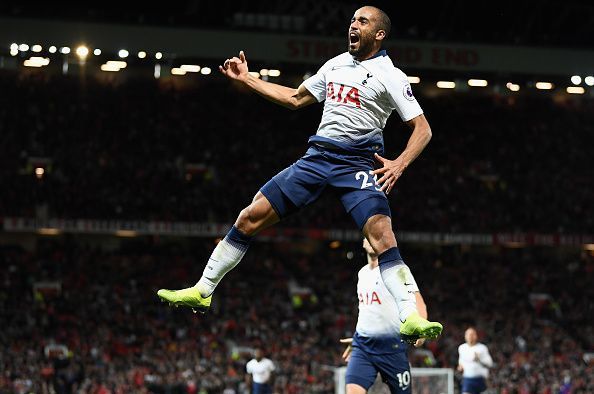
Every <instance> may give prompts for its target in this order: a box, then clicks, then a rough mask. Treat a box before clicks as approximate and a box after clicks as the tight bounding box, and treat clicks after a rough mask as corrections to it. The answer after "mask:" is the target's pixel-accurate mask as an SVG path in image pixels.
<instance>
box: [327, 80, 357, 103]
mask: <svg viewBox="0 0 594 394" xmlns="http://www.w3.org/2000/svg"><path fill="white" fill-rule="evenodd" d="M326 99H327V100H332V101H335V102H337V103H340V104H348V105H354V106H355V107H357V108H361V101H360V100H359V89H357V88H353V87H351V86H347V85H343V84H341V83H337V84H336V85H335V84H334V82H328V86H327V87H326Z"/></svg>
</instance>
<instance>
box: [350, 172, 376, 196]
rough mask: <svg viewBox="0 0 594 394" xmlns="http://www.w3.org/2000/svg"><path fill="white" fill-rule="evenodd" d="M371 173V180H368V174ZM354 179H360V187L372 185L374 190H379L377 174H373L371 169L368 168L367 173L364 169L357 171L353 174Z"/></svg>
mask: <svg viewBox="0 0 594 394" xmlns="http://www.w3.org/2000/svg"><path fill="white" fill-rule="evenodd" d="M370 175H371V179H372V180H373V183H372V182H369V176H370ZM355 179H356V180H361V179H362V181H361V189H366V188H368V187H371V186H373V187H374V188H375V190H377V191H379V190H380V187H379V185H378V184H377V174H374V173H373V171H372V170H369V173H367V172H365V171H359V172H357V173H356V174H355Z"/></svg>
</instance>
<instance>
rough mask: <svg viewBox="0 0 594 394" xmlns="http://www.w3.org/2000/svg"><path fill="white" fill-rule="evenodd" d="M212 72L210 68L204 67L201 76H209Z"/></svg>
mask: <svg viewBox="0 0 594 394" xmlns="http://www.w3.org/2000/svg"><path fill="white" fill-rule="evenodd" d="M211 71H212V70H211V69H210V67H202V69H201V70H200V74H202V75H208V74H210V73H211Z"/></svg>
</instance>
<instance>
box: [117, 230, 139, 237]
mask: <svg viewBox="0 0 594 394" xmlns="http://www.w3.org/2000/svg"><path fill="white" fill-rule="evenodd" d="M115 235H116V237H136V236H137V235H138V233H137V232H136V231H134V230H116V232H115Z"/></svg>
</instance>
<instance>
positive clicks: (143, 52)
mask: <svg viewBox="0 0 594 394" xmlns="http://www.w3.org/2000/svg"><path fill="white" fill-rule="evenodd" d="M145 57H146V52H145V51H140V52H138V58H139V59H144V58H145Z"/></svg>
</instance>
